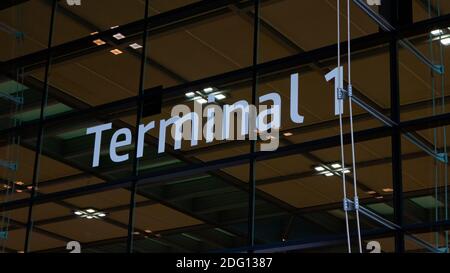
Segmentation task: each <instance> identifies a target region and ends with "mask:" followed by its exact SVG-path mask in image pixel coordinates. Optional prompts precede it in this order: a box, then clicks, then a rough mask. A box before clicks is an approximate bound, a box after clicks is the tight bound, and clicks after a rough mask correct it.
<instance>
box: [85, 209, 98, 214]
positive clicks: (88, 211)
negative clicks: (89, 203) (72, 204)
mask: <svg viewBox="0 0 450 273" xmlns="http://www.w3.org/2000/svg"><path fill="white" fill-rule="evenodd" d="M86 212H87V213H94V212H96V210H95V209H87V210H86Z"/></svg>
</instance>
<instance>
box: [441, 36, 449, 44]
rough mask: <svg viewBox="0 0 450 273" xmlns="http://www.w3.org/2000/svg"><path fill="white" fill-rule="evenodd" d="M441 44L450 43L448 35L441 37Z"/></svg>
mask: <svg viewBox="0 0 450 273" xmlns="http://www.w3.org/2000/svg"><path fill="white" fill-rule="evenodd" d="M441 44H443V45H445V46H449V45H450V37H448V38H444V39H441Z"/></svg>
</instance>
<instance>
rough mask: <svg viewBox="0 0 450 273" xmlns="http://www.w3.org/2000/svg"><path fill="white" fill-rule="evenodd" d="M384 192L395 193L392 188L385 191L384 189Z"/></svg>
mask: <svg viewBox="0 0 450 273" xmlns="http://www.w3.org/2000/svg"><path fill="white" fill-rule="evenodd" d="M383 191H384V192H393V191H394V190H393V189H391V188H385V189H383Z"/></svg>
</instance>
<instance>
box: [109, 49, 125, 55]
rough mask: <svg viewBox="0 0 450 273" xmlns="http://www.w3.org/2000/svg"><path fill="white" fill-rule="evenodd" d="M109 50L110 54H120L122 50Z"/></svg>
mask: <svg viewBox="0 0 450 273" xmlns="http://www.w3.org/2000/svg"><path fill="white" fill-rule="evenodd" d="M109 52H111V53H112V54H114V55H120V54H122V53H123V52H122V51H121V50H119V49H117V48H116V49H113V50H110V51H109Z"/></svg>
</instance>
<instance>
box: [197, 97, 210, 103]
mask: <svg viewBox="0 0 450 273" xmlns="http://www.w3.org/2000/svg"><path fill="white" fill-rule="evenodd" d="M194 100H195V101H196V102H198V103H200V104H205V103H207V102H208V101H207V100H205V99H204V98H202V97H196V98H195V99H194Z"/></svg>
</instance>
